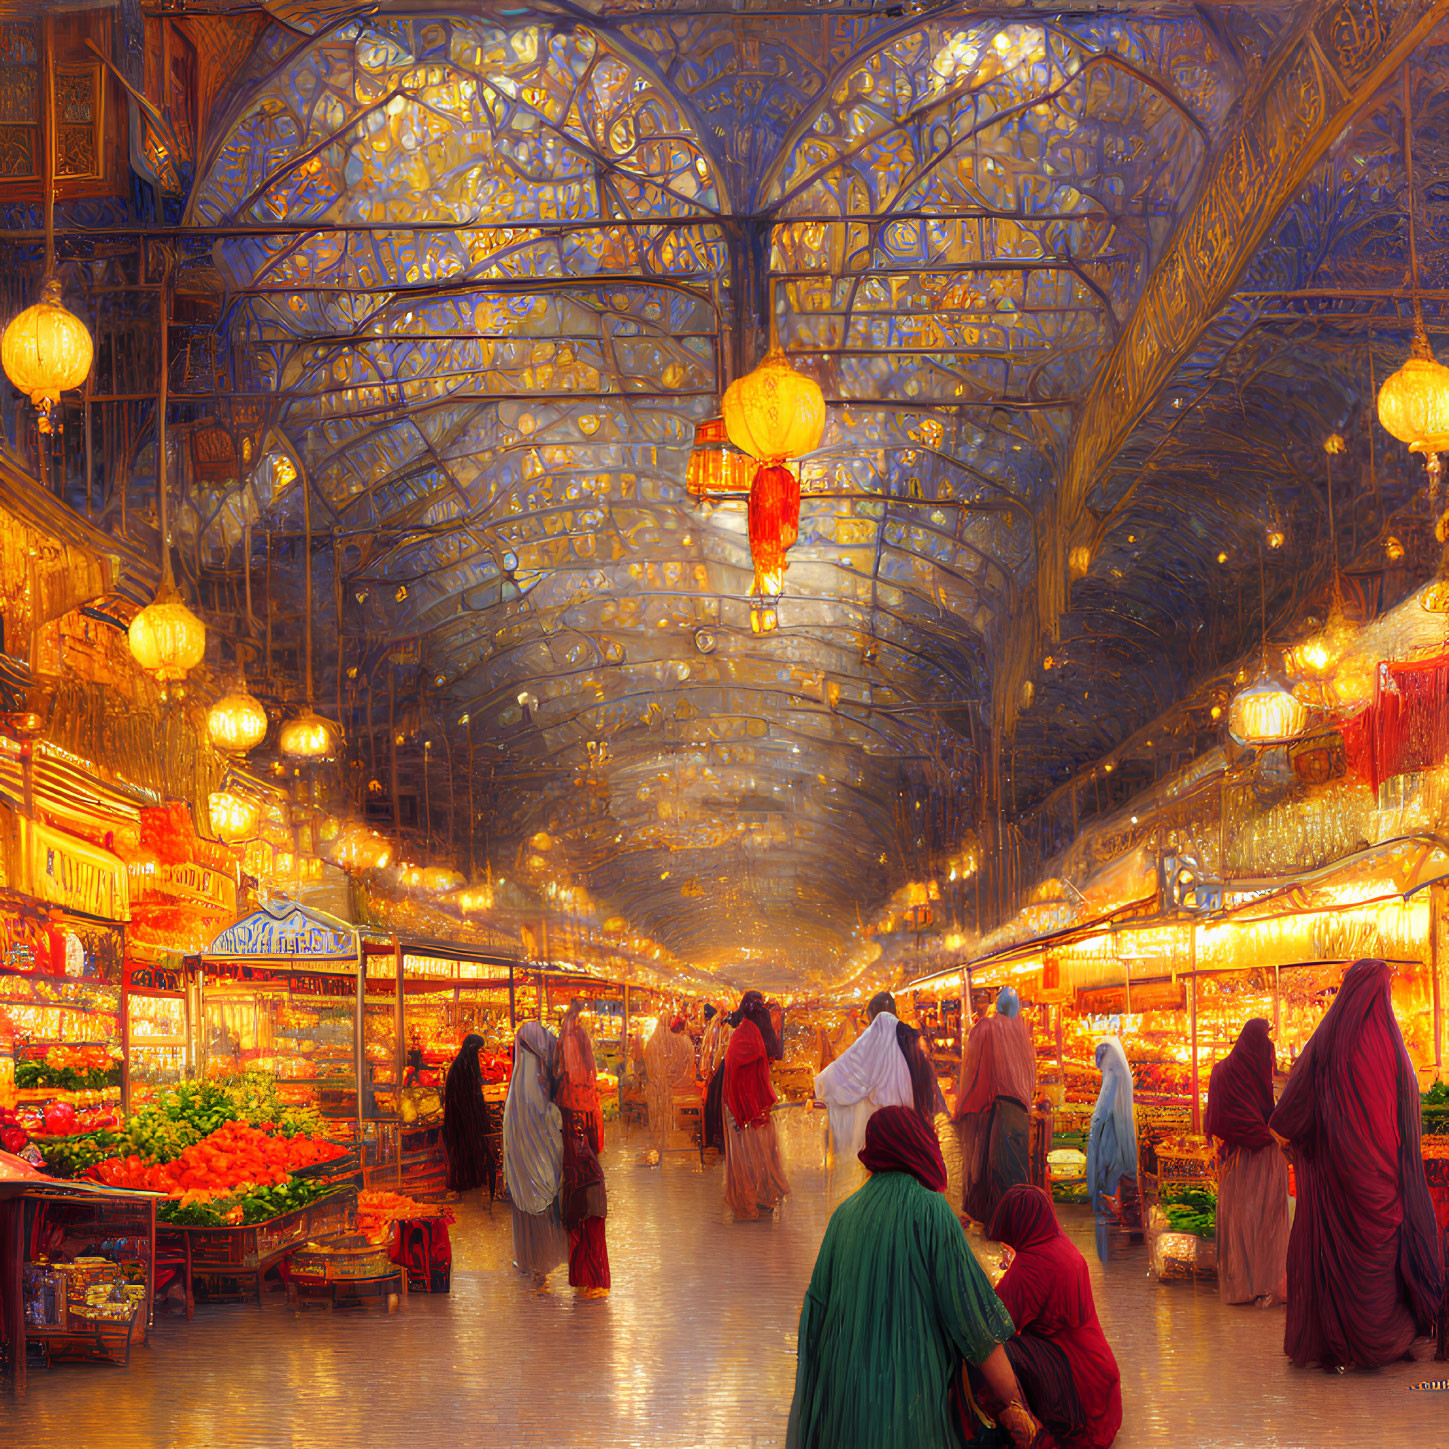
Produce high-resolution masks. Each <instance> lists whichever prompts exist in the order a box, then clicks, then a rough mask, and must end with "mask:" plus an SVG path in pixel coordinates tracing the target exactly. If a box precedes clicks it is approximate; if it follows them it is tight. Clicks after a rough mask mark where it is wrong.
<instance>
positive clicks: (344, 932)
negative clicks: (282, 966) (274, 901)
mask: <svg viewBox="0 0 1449 1449" xmlns="http://www.w3.org/2000/svg"><path fill="white" fill-rule="evenodd" d="M206 955H207V956H208V957H260V958H265V959H270V960H274V961H275V960H279V959H283V960H291V959H294V958H296V957H307V958H309V959H314V960H315V959H321V960H337V961H342V960H345V961H354V960H356V959H357V946H356V943H355V940H354V938H353V934H352V932H351V931H350V930H349V929H348V928H347V927H346V925H345V924H344V923H343V922H341V921H335V920H333V919H332V918H331V917H328V916H322V915H319V914H318V913H316V912H313V911H309V910H308V909H307V908H306V907H305V906H298V905H293V904H292V903H290V902H285V903H282V904H280V905H274V906H263V907H262V909H261V910H259V911H257V912H256V913H255V914H254V915H250V916H248V917H246V919H245V920H241V921H238V922H237V923H236V924H235V925H234V926H228V927H227V928H226V930H224V931H223V932H222V933H221V934H220V935H219V936H218V937H217V938H216V939H215V940H214V941H213V942H212V943H211V947H210V949H209V950H208V951H207V952H206Z"/></svg>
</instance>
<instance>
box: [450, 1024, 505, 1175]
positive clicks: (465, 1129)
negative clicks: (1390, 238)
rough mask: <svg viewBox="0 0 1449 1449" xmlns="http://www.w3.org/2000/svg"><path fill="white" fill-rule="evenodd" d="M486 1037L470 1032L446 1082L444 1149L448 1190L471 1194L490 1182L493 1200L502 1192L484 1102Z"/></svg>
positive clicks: (459, 1049)
mask: <svg viewBox="0 0 1449 1449" xmlns="http://www.w3.org/2000/svg"><path fill="white" fill-rule="evenodd" d="M482 1050H483V1038H482V1037H481V1036H479V1035H478V1034H477V1033H476V1032H470V1033H469V1034H468V1035H467V1036H465V1037H464V1038H463V1045H462V1046H460V1047H459V1048H458V1055H457V1056H455V1057H454V1058H453V1063H452V1065H451V1066H450V1067H449V1068H448V1075H447V1078H446V1079H445V1081H444V1083H443V1147H444V1149H445V1151H446V1153H447V1157H448V1190H449V1191H450V1192H470V1191H472V1189H473V1188H475V1187H482V1186H483V1184H484V1183H485V1182H486V1183H487V1184H488V1192H489V1196H490V1197H491V1196H492V1195H493V1193H495V1192H496V1191H497V1189H498V1156H497V1150H496V1149H495V1147H494V1145H493V1142H492V1139H491V1138H490V1137H489V1135H488V1113H487V1108H486V1107H485V1105H484V1102H483V1065H482V1063H481V1062H480V1061H479V1060H478V1053H479V1052H480V1051H482Z"/></svg>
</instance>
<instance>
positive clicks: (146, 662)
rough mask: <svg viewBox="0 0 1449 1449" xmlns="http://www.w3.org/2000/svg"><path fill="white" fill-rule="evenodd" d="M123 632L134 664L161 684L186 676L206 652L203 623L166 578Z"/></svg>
mask: <svg viewBox="0 0 1449 1449" xmlns="http://www.w3.org/2000/svg"><path fill="white" fill-rule="evenodd" d="M126 635H127V638H128V639H129V640H130V644H131V653H132V655H133V656H134V658H135V660H136V663H137V664H139V665H140V666H141V668H142V669H144V670H145V671H146V673H147V674H149V675H150V676H151V677H152V678H153V679H155V680H156V681H157V682H158V683H160V684H163V685H165V684H167V683H170V682H172V681H175V680H181V679H185V678H186V675H187V673H188V672H189V671H190V670H192V669H195V668H196V666H197V665H198V664H200V663H201V661H202V658H203V656H204V655H205V654H206V625H205V624H203V623H202V622H201V620H200V619H198V618H197V617H196V615H195V614H193V613H192V612H191V610H190V609H188V608H187V607H186V605H185V603H184V602H183V601H182V598H181V595H180V594H179V593H178V592H177V590H176V585H175V584H174V583H172V582H171V580H170V578H169V577H163V578H162V580H161V587H160V588H159V589H157V590H156V597H155V598H154V599H152V600H151V602H150V603H149V604H147V605H146V607H145V608H144V609H142V610H141V612H140V613H139V614H137V615H136V617H135V618H134V619H132V620H131V627H130V628H129V629H128V630H127V631H126Z"/></svg>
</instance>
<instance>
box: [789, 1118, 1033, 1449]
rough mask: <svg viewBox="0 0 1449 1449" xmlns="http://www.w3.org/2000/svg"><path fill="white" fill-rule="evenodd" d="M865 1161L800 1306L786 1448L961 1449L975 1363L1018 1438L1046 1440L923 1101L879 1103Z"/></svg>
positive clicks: (1006, 1319)
mask: <svg viewBox="0 0 1449 1449" xmlns="http://www.w3.org/2000/svg"><path fill="white" fill-rule="evenodd" d="M860 1160H861V1162H862V1163H863V1164H864V1165H865V1167H866V1168H867V1169H868V1170H869V1172H870V1174H871V1175H870V1177H869V1179H868V1180H867V1181H866V1183H865V1184H864V1186H862V1187H861V1188H860V1189H859V1191H857V1192H854V1193H852V1194H851V1195H850V1196H849V1197H848V1198H846V1199H845V1201H844V1202H842V1203H841V1204H840V1206H839V1207H838V1208H836V1209H835V1211H834V1212H833V1213H832V1214H831V1216H830V1222H829V1225H828V1226H827V1227H826V1229H825V1238H824V1241H823V1242H822V1243H821V1245H820V1253H819V1256H818V1257H817V1258H816V1260H815V1271H814V1273H813V1274H812V1275H811V1278H810V1286H809V1288H808V1289H807V1290H806V1293H805V1303H804V1306H803V1307H802V1309H801V1312H800V1331H799V1336H798V1349H797V1359H796V1368H795V1395H794V1399H793V1401H792V1403H791V1405H790V1419H789V1425H788V1428H787V1431H786V1437H785V1444H786V1449H959V1446H960V1445H961V1443H962V1430H963V1420H964V1418H965V1412H966V1411H965V1404H966V1401H967V1393H966V1388H967V1383H966V1378H965V1370H966V1368H967V1367H968V1366H972V1367H973V1368H974V1369H976V1370H977V1371H979V1374H980V1381H981V1383H982V1384H983V1385H984V1390H983V1402H984V1399H985V1396H986V1395H987V1394H989V1395H990V1396H991V1398H992V1402H993V1404H994V1405H995V1408H994V1413H995V1417H996V1418H997V1421H998V1422H999V1423H1000V1424H1001V1425H1002V1426H1003V1427H1004V1428H1005V1429H1006V1430H1007V1432H1008V1433H1009V1434H1010V1436H1011V1440H1012V1443H1013V1444H1015V1445H1017V1446H1020V1449H1027V1446H1031V1445H1037V1444H1040V1443H1042V1442H1043V1440H1042V1438H1041V1432H1040V1431H1041V1426H1040V1425H1039V1424H1038V1422H1037V1421H1036V1419H1035V1418H1034V1417H1033V1416H1032V1414H1031V1412H1030V1410H1029V1409H1028V1408H1027V1407H1026V1405H1025V1404H1024V1403H1023V1402H1022V1397H1021V1390H1020V1387H1019V1386H1018V1383H1017V1380H1016V1376H1015V1374H1014V1373H1013V1372H1012V1368H1011V1363H1010V1360H1009V1359H1008V1358H1007V1355H1006V1353H1005V1351H1004V1350H1003V1348H1002V1344H1003V1343H1005V1342H1006V1340H1007V1339H1009V1338H1010V1337H1011V1332H1012V1326H1011V1318H1010V1316H1009V1314H1008V1313H1007V1311H1006V1308H1005V1307H1004V1305H1003V1304H1002V1302H1001V1300H1000V1299H999V1298H998V1297H997V1296H996V1295H995V1294H994V1293H993V1292H992V1291H991V1284H990V1282H989V1281H988V1279H987V1277H986V1274H985V1273H984V1272H983V1271H982V1270H981V1267H980V1265H979V1264H978V1263H977V1261H976V1258H975V1256H974V1255H973V1254H972V1252H971V1249H970V1248H969V1247H968V1246H967V1243H966V1237H965V1234H963V1233H962V1231H961V1225H960V1223H959V1222H958V1221H957V1219H956V1215H955V1213H954V1212H953V1211H952V1209H951V1205H950V1204H949V1203H948V1202H947V1201H946V1196H945V1193H946V1165H945V1163H944V1162H943V1161H942V1159H941V1146H940V1143H939V1142H938V1141H937V1140H936V1135H935V1133H934V1132H932V1131H931V1130H930V1129H929V1128H928V1127H927V1126H926V1124H925V1122H923V1121H922V1120H921V1116H920V1114H919V1113H918V1112H917V1111H915V1109H914V1108H913V1107H881V1108H880V1109H878V1110H877V1111H876V1112H875V1113H874V1114H872V1116H871V1118H870V1120H869V1121H868V1122H867V1124H866V1129H865V1146H864V1147H863V1148H862V1149H861V1152H860ZM972 1422H973V1426H974V1422H975V1420H974V1415H973V1416H972Z"/></svg>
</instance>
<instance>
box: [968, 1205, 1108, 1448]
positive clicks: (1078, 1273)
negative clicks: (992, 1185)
mask: <svg viewBox="0 0 1449 1449" xmlns="http://www.w3.org/2000/svg"><path fill="white" fill-rule="evenodd" d="M990 1232H991V1236H992V1238H993V1239H995V1240H996V1241H997V1242H999V1243H1005V1244H1006V1245H1007V1246H1008V1247H1010V1248H1012V1249H1013V1250H1014V1256H1013V1258H1012V1260H1011V1266H1010V1267H1009V1268H1008V1269H1007V1270H1006V1275H1005V1276H1004V1277H1003V1278H1002V1280H1001V1282H999V1283H998V1284H997V1285H996V1294H997V1297H999V1298H1000V1299H1001V1301H1002V1302H1003V1303H1004V1304H1005V1305H1006V1309H1007V1312H1009V1313H1010V1314H1011V1321H1012V1322H1013V1323H1014V1324H1015V1325H1016V1336H1015V1337H1014V1338H1012V1339H1011V1341H1010V1342H1009V1343H1008V1344H1007V1345H1006V1356H1007V1357H1008V1358H1009V1359H1010V1360H1011V1366H1012V1368H1013V1369H1014V1370H1015V1371H1016V1378H1017V1382H1018V1383H1019V1384H1020V1385H1021V1387H1022V1390H1023V1392H1024V1393H1025V1395H1026V1403H1027V1407H1028V1408H1030V1409H1031V1411H1032V1413H1033V1414H1035V1415H1036V1417H1037V1418H1038V1419H1040V1420H1041V1421H1042V1423H1043V1424H1045V1425H1046V1427H1047V1428H1048V1429H1049V1430H1050V1431H1051V1434H1052V1437H1053V1438H1054V1439H1055V1440H1056V1442H1057V1444H1058V1445H1060V1446H1061V1449H1107V1445H1109V1444H1110V1443H1111V1442H1112V1440H1113V1439H1115V1438H1116V1437H1117V1430H1118V1429H1119V1428H1120V1427H1121V1425H1122V1378H1121V1374H1120V1373H1119V1372H1118V1370H1117V1360H1116V1357H1115V1356H1114V1355H1113V1353H1112V1349H1111V1346H1110V1345H1109V1344H1108V1343H1107V1337H1106V1335H1105V1334H1104V1333H1103V1332H1102V1325H1101V1323H1100V1322H1099V1321H1098V1319H1097V1305H1096V1303H1095V1301H1094V1300H1093V1298H1092V1283H1091V1279H1090V1277H1089V1275H1088V1273H1087V1264H1086V1262H1085V1260H1084V1259H1083V1258H1082V1255H1081V1254H1080V1253H1079V1252H1078V1251H1077V1249H1076V1247H1075V1246H1074V1245H1073V1244H1072V1242H1071V1240H1070V1239H1069V1238H1068V1237H1067V1235H1066V1234H1065V1233H1064V1232H1063V1231H1062V1228H1061V1224H1060V1223H1059V1222H1058V1221H1057V1215H1056V1210H1055V1209H1054V1208H1053V1207H1052V1200H1051V1198H1049V1197H1048V1196H1047V1195H1046V1193H1045V1192H1043V1191H1042V1190H1041V1188H1039V1187H1030V1186H1021V1187H1013V1188H1012V1189H1011V1190H1010V1191H1008V1192H1007V1193H1006V1194H1005V1196H1003V1197H1002V1199H1001V1204H1000V1206H999V1207H998V1208H997V1209H996V1213H995V1215H994V1216H993V1217H992V1219H991V1229H990Z"/></svg>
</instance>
